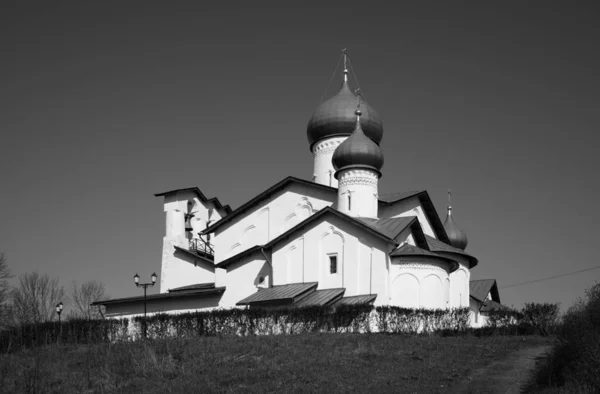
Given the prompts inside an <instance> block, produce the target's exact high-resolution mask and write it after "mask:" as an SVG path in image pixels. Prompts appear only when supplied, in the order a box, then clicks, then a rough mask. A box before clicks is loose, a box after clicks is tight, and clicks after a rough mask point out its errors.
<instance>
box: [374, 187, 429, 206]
mask: <svg viewBox="0 0 600 394" xmlns="http://www.w3.org/2000/svg"><path fill="white" fill-rule="evenodd" d="M425 191H426V190H411V191H408V192H399V193H388V194H383V195H380V196H379V201H381V202H383V203H384V204H387V205H391V204H395V203H397V202H398V201H401V200H404V199H406V198H409V197H412V196H416V195H417V194H420V193H423V192H425Z"/></svg>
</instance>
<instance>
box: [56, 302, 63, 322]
mask: <svg viewBox="0 0 600 394" xmlns="http://www.w3.org/2000/svg"><path fill="white" fill-rule="evenodd" d="M63 307H64V305H63V303H62V301H61V302H59V303H58V304H56V313H58V322H59V323H60V314H61V312H62V310H63Z"/></svg>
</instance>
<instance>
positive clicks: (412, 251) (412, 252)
mask: <svg viewBox="0 0 600 394" xmlns="http://www.w3.org/2000/svg"><path fill="white" fill-rule="evenodd" d="M390 256H391V257H408V256H410V257H428V258H434V259H438V260H442V261H444V262H445V263H447V264H449V265H450V272H454V271H456V270H457V269H458V263H457V262H456V261H455V260H452V259H451V258H449V257H446V256H442V255H439V254H436V253H433V252H430V251H428V250H425V249H421V248H419V247H418V246H413V245H411V244H408V243H407V244H404V245H402V246H401V247H399V248H398V249H396V250H394V251H393V252H392V253H390ZM393 263H394V260H392V264H393Z"/></svg>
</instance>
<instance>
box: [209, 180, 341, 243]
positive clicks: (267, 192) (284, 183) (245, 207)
mask: <svg viewBox="0 0 600 394" xmlns="http://www.w3.org/2000/svg"><path fill="white" fill-rule="evenodd" d="M292 183H295V184H299V185H304V186H308V187H311V188H314V189H319V190H324V191H327V192H331V193H337V189H336V188H334V187H330V186H325V185H321V184H319V183H315V182H311V181H307V180H304V179H300V178H296V177H292V176H289V177H287V178H285V179H283V180H282V181H280V182H278V183H276V184H275V185H273V186H271V187H270V188H268V189H267V190H265V191H263V192H262V193H260V194H259V195H257V196H256V197H254V198H252V199H251V200H249V201H248V202H246V203H245V204H243V205H241V206H240V207H239V208H237V209H235V210H233V211H232V212H231V213H230V214H229V215H227V216H225V217H224V218H222V219H221V220H219V221H217V222H216V223H213V224H212V225H210V226H208V227H207V228H205V229H204V230H202V232H201V234H210V233H213V232H215V231H217V230H218V229H220V228H221V227H223V226H224V225H225V224H227V223H229V222H231V221H232V220H234V219H235V218H236V217H238V216H240V215H241V214H243V213H244V212H246V211H248V210H249V209H250V208H252V207H254V206H256V205H258V204H259V203H261V202H262V201H263V200H264V199H265V198H267V197H269V196H271V195H273V194H275V193H277V192H279V191H280V190H282V189H283V188H285V187H286V186H287V185H289V184H292Z"/></svg>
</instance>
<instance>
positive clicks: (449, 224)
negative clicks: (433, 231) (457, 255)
mask: <svg viewBox="0 0 600 394" xmlns="http://www.w3.org/2000/svg"><path fill="white" fill-rule="evenodd" d="M444 230H446V234H447V235H448V239H450V245H452V246H454V247H455V248H458V249H462V250H465V249H466V247H467V243H468V242H469V241H468V239H467V234H465V232H464V231H462V230H461V229H460V228H458V226H457V225H456V223H454V219H453V218H452V206H450V205H448V214H447V215H446V220H445V221H444Z"/></svg>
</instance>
